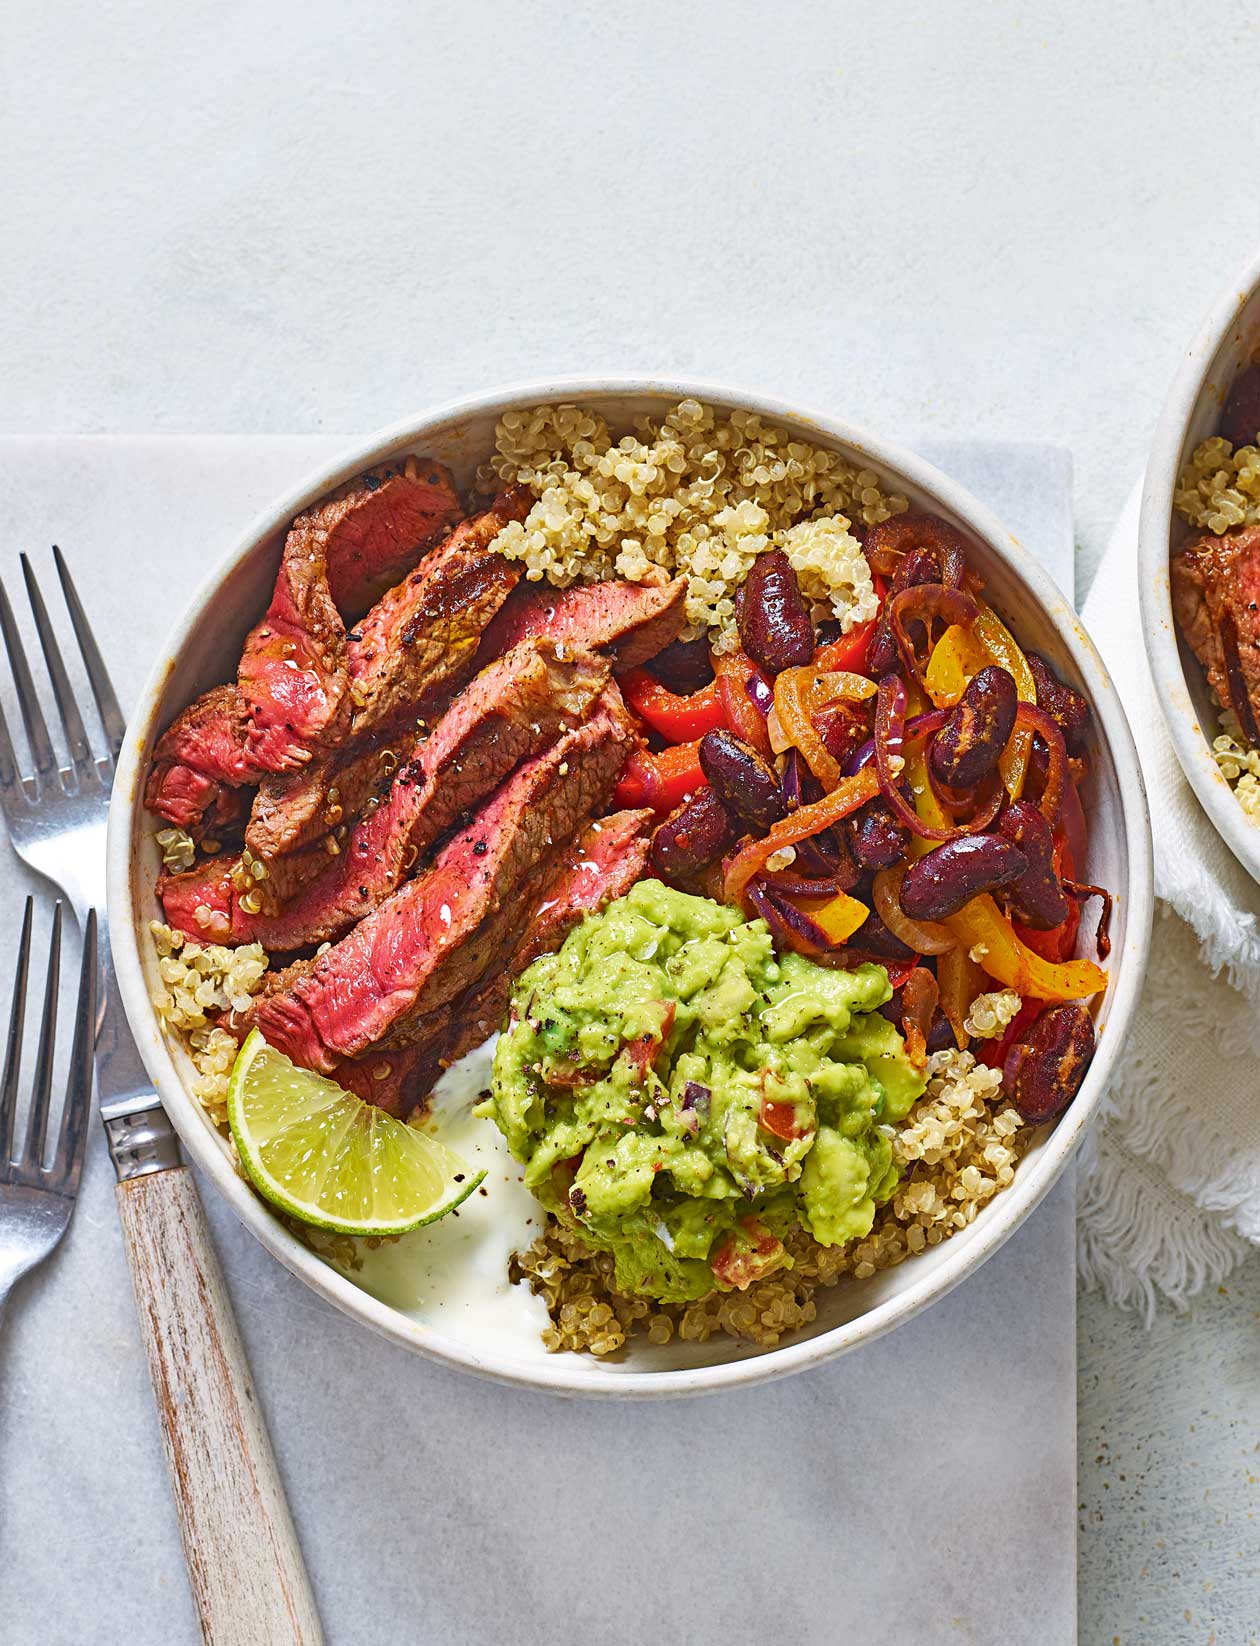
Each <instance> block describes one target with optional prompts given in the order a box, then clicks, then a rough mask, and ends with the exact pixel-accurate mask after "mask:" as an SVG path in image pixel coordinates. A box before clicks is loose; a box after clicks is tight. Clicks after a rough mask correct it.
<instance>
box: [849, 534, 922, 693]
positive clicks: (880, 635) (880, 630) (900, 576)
mask: <svg viewBox="0 0 1260 1646" xmlns="http://www.w3.org/2000/svg"><path fill="white" fill-rule="evenodd" d="M877 529H878V528H877ZM940 580H941V557H940V555H939V554H937V552H936V550H935V549H932V548H927V547H922V546H921V547H918V548H912V549H908V550H907V551H906V553H905V554H903V555H902V557H901V561H900V563H899V565H898V567H897V570H896V571H895V572H894V573H893V578H892V582H891V583H890V584H889V586H888V597H887V599H886V600H885V601H884V605H883V610H882V611H881V612H880V615H879V622H878V623H877V624H876V625H875V633H874V634H873V635H872V636H871V643H870V646H869V648H868V649H867V653H866V672H867V673H868V674H869V675H871V676H872V678H873V679H875V680H878V679H880V678H881V677H882V676H883V675H886V674H889V673H890V672H891V671H892V670H894V669H896V668H899V667H900V665H901V653H900V651H899V650H898V647H897V636H896V635H895V634H894V632H893V626H892V616H891V607H892V600H893V596H894V595H897V594H900V593H901V591H902V589H911V588H917V587H918V585H919V584H920V583H939V582H940Z"/></svg>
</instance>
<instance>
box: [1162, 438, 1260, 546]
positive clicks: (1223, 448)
mask: <svg viewBox="0 0 1260 1646" xmlns="http://www.w3.org/2000/svg"><path fill="white" fill-rule="evenodd" d="M1173 507H1174V508H1175V509H1176V510H1177V513H1178V514H1179V515H1180V516H1181V517H1182V519H1183V520H1187V521H1189V523H1190V524H1191V525H1192V526H1199V527H1206V529H1207V530H1208V531H1210V532H1212V533H1213V534H1214V535H1215V536H1217V537H1221V536H1223V535H1224V533H1226V532H1228V531H1233V530H1234V528H1235V527H1236V526H1250V525H1254V524H1255V522H1256V521H1258V520H1260V447H1258V446H1239V447H1238V448H1237V449H1235V448H1234V447H1233V446H1231V445H1230V443H1229V441H1228V440H1226V439H1225V438H1224V436H1222V435H1219V434H1214V435H1213V436H1212V438H1211V439H1210V440H1205V441H1204V442H1203V443H1202V445H1200V446H1196V447H1195V449H1194V454H1193V456H1192V457H1191V459H1190V461H1189V463H1187V465H1186V466H1185V468H1184V469H1182V471H1181V473H1180V474H1179V475H1178V476H1177V485H1176V488H1175V489H1174V491H1173Z"/></svg>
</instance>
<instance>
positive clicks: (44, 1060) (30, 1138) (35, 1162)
mask: <svg viewBox="0 0 1260 1646" xmlns="http://www.w3.org/2000/svg"><path fill="white" fill-rule="evenodd" d="M60 981H61V899H60V898H58V899H57V901H56V903H55V905H54V906H53V923H52V938H51V940H50V942H49V945H48V977H47V980H46V982H45V984H44V1015H43V1018H42V1019H41V1021H40V1025H39V1050H38V1051H37V1052H36V1054H35V1080H34V1085H33V1087H32V1090H31V1109H30V1113H29V1114H28V1115H27V1117H26V1148H25V1149H24V1150H23V1151H22V1161H21V1164H22V1165H23V1166H25V1167H26V1169H27V1170H28V1171H38V1170H39V1168H40V1165H41V1163H42V1161H43V1158H44V1142H45V1137H44V1134H45V1132H46V1131H47V1130H48V1107H49V1104H50V1102H51V1101H52V1077H53V1059H54V1057H55V1056H56V1054H57V989H58V985H59V983H60Z"/></svg>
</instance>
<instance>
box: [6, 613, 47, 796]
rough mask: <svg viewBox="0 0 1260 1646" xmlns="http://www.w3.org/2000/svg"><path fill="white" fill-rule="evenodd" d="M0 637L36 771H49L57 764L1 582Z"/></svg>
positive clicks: (20, 640)
mask: <svg viewBox="0 0 1260 1646" xmlns="http://www.w3.org/2000/svg"><path fill="white" fill-rule="evenodd" d="M0 634H3V636H4V649H5V651H6V652H8V654H9V667H10V668H11V669H12V670H13V684H14V686H15V687H16V689H17V699H18V707H19V708H20V709H21V711H22V721H23V724H24V725H25V726H26V740H27V742H28V743H29V744H30V746H31V758H32V759H33V760H34V762H35V770H36V771H37V772H41V773H47V772H51V771H53V770H54V769H55V767H56V764H57V763H56V761H55V760H54V759H53V747H52V743H51V742H50V741H49V737H48V727H47V726H46V725H45V724H44V715H43V711H42V710H41V708H40V706H39V698H38V697H36V695H35V682H34V681H33V680H32V679H31V670H30V665H29V664H28V663H27V661H26V652H25V650H24V648H23V646H22V637H21V635H20V634H19V633H18V626H17V624H16V623H15V622H14V621H13V607H12V606H11V605H10V604H9V596H8V594H7V592H6V591H5V587H4V584H3V583H0Z"/></svg>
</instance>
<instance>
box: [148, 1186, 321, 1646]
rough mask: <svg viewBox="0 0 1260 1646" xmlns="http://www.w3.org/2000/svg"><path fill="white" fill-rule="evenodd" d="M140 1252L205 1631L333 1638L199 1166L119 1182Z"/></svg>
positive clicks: (227, 1642) (163, 1417)
mask: <svg viewBox="0 0 1260 1646" xmlns="http://www.w3.org/2000/svg"><path fill="white" fill-rule="evenodd" d="M118 1213H119V1217H120V1218H121V1220H122V1228H123V1239H124V1241H125V1243H126V1247H127V1259H128V1261H129V1263H130V1264H131V1279H132V1284H133V1285H134V1287H135V1293H136V1307H137V1309H138V1311H139V1314H140V1329H141V1332H142V1334H143V1336H144V1340H145V1348H146V1350H147V1352H148V1357H149V1372H150V1375H151V1377H152V1379H153V1390H154V1394H155V1396H156V1398H157V1408H158V1418H159V1420H160V1422H161V1426H162V1443H163V1446H164V1448H165V1451H166V1461H167V1465H168V1466H169V1469H170V1475H171V1486H172V1489H173V1491H174V1493H175V1506H176V1509H177V1510H178V1512H179V1529H180V1535H181V1537H182V1538H183V1542H184V1556H185V1559H186V1560H187V1563H188V1576H189V1581H190V1583H191V1585H192V1590H193V1597H194V1599H195V1600H196V1603H197V1611H198V1614H199V1616H200V1619H201V1630H202V1634H203V1636H204V1638H205V1640H206V1641H207V1642H209V1643H212V1646H257V1643H258V1642H260V1641H264V1640H265V1641H267V1642H268V1646H272V1643H274V1646H286V1643H288V1642H301V1643H302V1646H317V1643H319V1642H321V1641H322V1640H323V1634H322V1631H321V1629H320V1623H319V1614H318V1613H317V1612H316V1610H315V1600H314V1597H313V1595H312V1594H311V1588H310V1583H309V1580H308V1578H307V1575H306V1568H305V1566H304V1565H303V1562H302V1551H301V1549H300V1548H299V1547H298V1541H297V1535H296V1533H295V1532H294V1530H293V1522H292V1520H291V1519H290V1516H289V1509H288V1504H287V1502H286V1500H285V1495H284V1487H283V1485H282V1483H281V1480H280V1475H279V1472H278V1470H277V1468H276V1460H275V1457H274V1455H273V1453H272V1450H271V1442H270V1440H269V1439H268V1437H267V1429H266V1424H265V1422H264V1420H263V1416H262V1409H261V1407H260V1406H259V1404H258V1396H257V1395H256V1393H255V1392H254V1386H253V1381H252V1379H251V1377H250V1374H249V1365H248V1363H247V1361H246V1359H245V1349H244V1346H243V1344H242V1343H241V1338H240V1333H239V1331H238V1330H237V1326H236V1321H235V1319H234V1317H233V1314H232V1305H231V1302H230V1300H229V1298H228V1294H227V1289H226V1287H225V1285H224V1282H223V1272H222V1270H221V1269H220V1267H219V1261H218V1258H217V1256H216V1255H215V1251H214V1247H213V1245H212V1244H211V1240H210V1231H209V1229H208V1227H207V1225H206V1219H205V1213H204V1211H203V1210H202V1206H201V1200H200V1197H199V1196H198V1194H197V1186H196V1184H195V1183H194V1182H193V1178H192V1173H191V1172H190V1171H189V1170H188V1168H187V1166H175V1167H171V1168H169V1169H168V1170H166V1171H155V1172H147V1173H145V1174H144V1175H142V1176H139V1177H133V1178H130V1179H128V1180H127V1181H125V1182H121V1183H119V1185H118Z"/></svg>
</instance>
